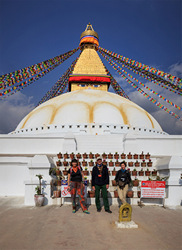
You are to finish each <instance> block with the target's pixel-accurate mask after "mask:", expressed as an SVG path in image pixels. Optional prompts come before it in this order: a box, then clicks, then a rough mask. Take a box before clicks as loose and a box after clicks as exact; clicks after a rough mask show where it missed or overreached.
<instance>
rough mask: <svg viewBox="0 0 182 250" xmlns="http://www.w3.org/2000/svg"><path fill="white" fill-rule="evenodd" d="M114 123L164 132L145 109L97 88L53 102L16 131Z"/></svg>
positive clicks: (27, 118)
mask: <svg viewBox="0 0 182 250" xmlns="http://www.w3.org/2000/svg"><path fill="white" fill-rule="evenodd" d="M100 122H101V123H102V124H106V123H109V122H111V123H113V124H120V125H129V126H130V127H131V126H133V127H135V126H138V127H145V128H150V129H156V130H159V131H162V129H161V127H160V125H159V123H158V122H157V121H156V120H155V119H154V118H153V117H152V116H151V115H149V114H148V113H147V112H146V111H145V110H144V109H142V108H141V107H139V106H138V105H136V104H135V103H133V102H131V101H129V100H128V99H126V98H124V97H121V96H119V95H116V94H113V93H110V92H106V91H101V90H93V89H84V90H77V91H73V92H70V93H66V94H63V95H60V96H58V97H55V98H53V99H50V100H49V101H47V102H45V103H43V104H41V105H40V106H38V107H36V108H35V109H34V110H33V111H31V112H30V113H29V114H28V115H27V116H26V117H25V118H24V119H23V120H22V121H21V122H20V123H19V125H18V126H17V129H16V130H19V129H27V128H32V127H36V126H43V125H45V126H47V125H50V124H55V125H58V124H64V123H65V124H77V123H79V124H80V123H100Z"/></svg>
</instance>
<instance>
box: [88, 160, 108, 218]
mask: <svg viewBox="0 0 182 250" xmlns="http://www.w3.org/2000/svg"><path fill="white" fill-rule="evenodd" d="M108 188H109V173H108V169H107V166H105V165H103V163H102V158H101V157H97V162H96V166H94V167H93V171H92V189H93V190H94V191H95V203H96V207H97V212H100V211H101V205H100V190H102V196H103V202H104V208H105V212H107V213H112V211H111V210H110V208H109V201H108V197H107V189H108Z"/></svg>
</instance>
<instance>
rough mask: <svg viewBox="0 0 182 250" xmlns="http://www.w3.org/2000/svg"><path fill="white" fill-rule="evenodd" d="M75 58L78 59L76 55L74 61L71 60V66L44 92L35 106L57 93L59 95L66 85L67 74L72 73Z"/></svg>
mask: <svg viewBox="0 0 182 250" xmlns="http://www.w3.org/2000/svg"><path fill="white" fill-rule="evenodd" d="M77 60H78V57H77V58H76V60H74V62H72V64H71V66H70V67H69V68H68V69H67V70H66V72H65V73H64V74H63V75H62V76H61V77H60V78H59V80H58V81H57V82H56V83H55V84H54V86H53V87H52V88H51V89H50V90H49V91H48V92H47V93H46V94H45V96H44V97H43V98H42V99H41V100H40V102H39V103H38V104H37V106H38V105H40V104H42V103H43V102H46V101H48V100H50V99H52V98H54V97H56V96H58V95H61V94H62V93H63V92H64V90H65V88H66V86H68V80H69V76H70V74H71V73H72V71H73V69H74V66H75V64H76V62H77Z"/></svg>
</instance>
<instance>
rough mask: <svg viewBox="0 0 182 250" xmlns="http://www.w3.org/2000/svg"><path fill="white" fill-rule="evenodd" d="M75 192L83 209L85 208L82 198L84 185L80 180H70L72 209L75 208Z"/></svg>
mask: <svg viewBox="0 0 182 250" xmlns="http://www.w3.org/2000/svg"><path fill="white" fill-rule="evenodd" d="M76 194H78V198H79V203H80V206H81V208H82V210H83V211H85V210H87V207H86V205H85V198H84V186H83V183H82V182H73V181H72V182H71V198H72V205H73V209H76Z"/></svg>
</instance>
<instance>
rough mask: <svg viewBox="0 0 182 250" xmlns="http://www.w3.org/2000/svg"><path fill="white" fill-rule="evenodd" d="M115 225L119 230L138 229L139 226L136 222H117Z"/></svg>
mask: <svg viewBox="0 0 182 250" xmlns="http://www.w3.org/2000/svg"><path fill="white" fill-rule="evenodd" d="M115 225H116V227H117V228H138V225H137V224H136V223H135V222H134V221H132V220H131V221H128V222H126V221H125V222H118V221H116V222H115Z"/></svg>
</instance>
